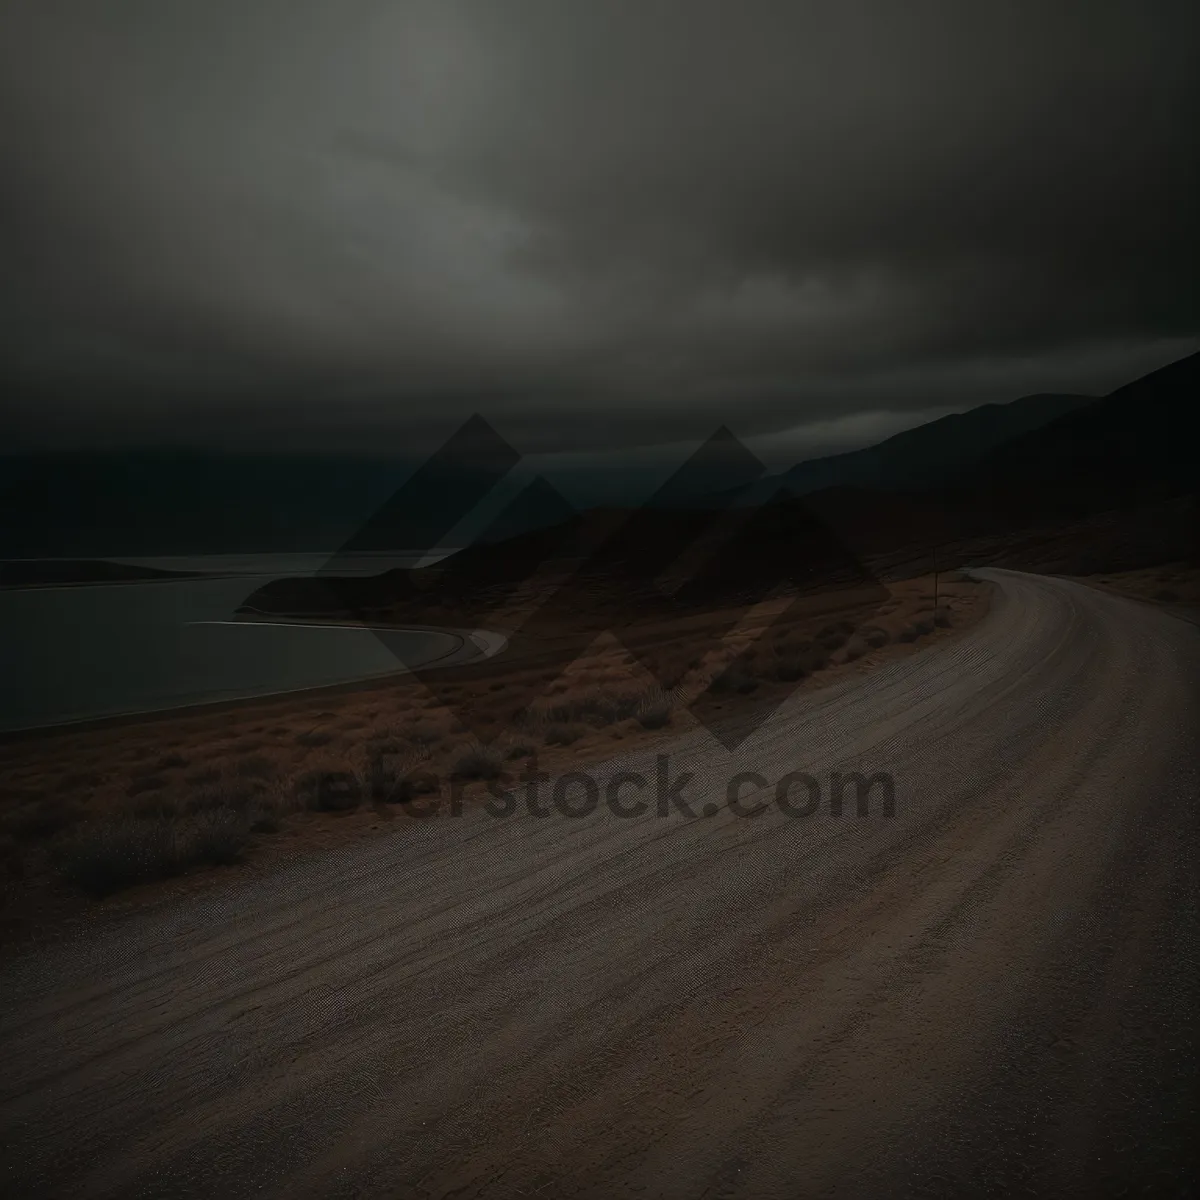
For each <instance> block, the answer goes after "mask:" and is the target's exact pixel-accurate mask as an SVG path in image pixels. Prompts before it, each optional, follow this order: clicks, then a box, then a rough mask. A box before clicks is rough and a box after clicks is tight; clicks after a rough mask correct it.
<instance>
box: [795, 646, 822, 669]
mask: <svg viewBox="0 0 1200 1200" xmlns="http://www.w3.org/2000/svg"><path fill="white" fill-rule="evenodd" d="M800 661H801V662H802V663H803V664H804V670H805V673H806V674H809V675H812V674H813V673H814V672H816V671H823V670H824V669H825V668H826V667H827V666H829V652H828V650H827V649H826V648H825V647H824V646H809V647H808V649H807V650H805V651H804V653H803V654H802V655H801V658H800Z"/></svg>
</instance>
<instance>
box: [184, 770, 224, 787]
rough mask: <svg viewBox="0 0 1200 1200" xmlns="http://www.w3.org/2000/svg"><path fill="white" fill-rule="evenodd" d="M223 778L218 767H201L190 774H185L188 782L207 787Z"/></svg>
mask: <svg viewBox="0 0 1200 1200" xmlns="http://www.w3.org/2000/svg"><path fill="white" fill-rule="evenodd" d="M220 778H221V772H220V770H219V769H218V768H217V767H201V768H200V770H199V771H193V772H192V773H191V774H190V775H187V776H185V779H186V782H188V783H190V784H192V785H193V786H195V787H205V786H206V785H208V784H210V783H216V782H217V780H218V779H220Z"/></svg>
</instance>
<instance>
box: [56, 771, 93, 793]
mask: <svg viewBox="0 0 1200 1200" xmlns="http://www.w3.org/2000/svg"><path fill="white" fill-rule="evenodd" d="M103 782H104V776H103V775H102V774H100V772H99V771H71V772H69V773H68V774H66V775H64V776H63V777H62V778H61V779H60V780H59V781H58V786H59V787H63V788H70V789H71V790H76V789H79V788H95V787H99V786H100V785H101V784H102V783H103Z"/></svg>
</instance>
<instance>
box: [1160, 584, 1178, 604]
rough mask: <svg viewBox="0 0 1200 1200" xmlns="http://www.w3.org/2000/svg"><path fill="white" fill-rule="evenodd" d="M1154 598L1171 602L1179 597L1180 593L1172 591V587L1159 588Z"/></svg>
mask: <svg viewBox="0 0 1200 1200" xmlns="http://www.w3.org/2000/svg"><path fill="white" fill-rule="evenodd" d="M1154 598H1155V600H1162V601H1164V602H1165V603H1167V604H1170V603H1171V602H1172V601H1175V600H1178V599H1179V593H1178V592H1175V591H1172V590H1171V589H1170V588H1159V589H1158V591H1157V592H1155V593H1154Z"/></svg>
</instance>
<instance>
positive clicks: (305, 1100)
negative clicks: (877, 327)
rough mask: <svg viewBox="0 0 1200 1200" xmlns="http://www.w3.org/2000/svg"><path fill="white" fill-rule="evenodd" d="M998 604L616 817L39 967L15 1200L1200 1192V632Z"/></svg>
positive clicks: (471, 835)
mask: <svg viewBox="0 0 1200 1200" xmlns="http://www.w3.org/2000/svg"><path fill="white" fill-rule="evenodd" d="M981 574H983V575H984V576H985V577H988V578H990V579H992V580H993V581H994V582H995V584H996V587H997V594H996V597H995V600H994V602H993V606H992V611H991V613H990V615H989V616H988V617H987V618H986V619H985V620H984V621H983V622H982V623H981V624H980V625H979V626H978V627H976V628H975V629H973V630H971V631H970V632H969V633H967V634H965V635H964V636H962V637H961V638H958V639H956V640H952V641H950V642H947V643H945V644H944V645H942V646H935V647H934V648H931V649H929V650H926V651H923V652H921V653H918V654H916V655H913V656H911V657H909V658H906V659H903V660H900V661H896V662H893V663H892V664H890V665H886V666H883V667H880V668H879V669H877V670H876V671H874V672H872V673H870V674H866V675H863V676H861V677H860V678H856V679H854V680H851V681H849V682H847V683H845V684H842V685H839V686H837V687H835V688H831V689H829V690H826V691H821V692H815V693H808V694H805V695H798V696H796V697H794V698H793V700H792V701H789V702H788V704H786V705H785V706H784V707H783V708H782V709H780V710H779V712H778V713H777V714H776V715H775V716H774V717H773V718H772V719H771V720H770V721H768V722H767V723H766V724H765V725H763V726H762V727H761V728H759V729H758V731H757V732H756V733H754V734H753V735H752V736H750V737H748V738H747V740H746V741H744V742H743V743H742V744H741V746H740V747H739V748H738V749H737V750H736V751H734V752H728V751H726V750H725V749H724V748H723V747H722V746H721V745H720V744H719V743H718V742H717V741H716V740H715V739H713V738H712V737H711V736H710V735H708V734H707V733H705V732H703V731H699V732H696V733H692V734H688V735H686V736H684V737H680V736H678V735H675V736H664V739H663V741H662V743H661V744H660V745H659V746H658V747H657V748H651V749H650V750H648V751H644V752H640V753H638V754H637V755H626V756H623V757H622V758H620V759H616V760H614V761H613V762H611V763H608V764H605V765H603V766H601V767H592V768H590V769H589V770H590V774H591V776H592V777H593V778H594V779H595V781H596V782H597V785H598V787H599V789H600V794H601V797H602V799H601V803H600V805H599V807H598V809H597V811H596V812H594V813H593V814H592V815H590V816H584V817H579V818H574V819H572V818H568V817H566V816H564V815H562V814H561V813H559V812H556V811H555V812H551V814H550V815H548V816H545V817H538V816H535V815H532V814H530V813H528V812H527V811H524V810H523V809H521V810H520V811H518V813H517V814H515V815H513V816H511V817H508V818H497V817H493V816H490V815H488V814H487V813H485V812H484V811H482V810H481V809H477V808H476V809H470V810H468V811H467V812H466V813H465V814H464V815H463V816H462V817H461V818H459V819H451V818H448V817H442V818H439V819H435V820H425V821H409V820H399V821H397V822H396V823H395V825H394V832H388V833H386V834H384V835H381V836H379V837H377V838H374V839H373V840H370V841H364V842H359V843H356V844H354V845H352V846H349V847H346V848H344V849H342V850H339V851H335V852H330V853H327V854H326V855H324V856H321V857H316V858H313V859H311V860H306V861H303V862H294V863H292V864H290V865H288V866H286V867H284V868H282V869H279V870H277V871H275V872H273V873H271V874H270V875H268V876H266V877H252V876H250V875H249V874H246V875H243V876H242V877H241V878H234V877H231V878H230V879H229V880H227V881H224V882H221V883H219V884H217V885H215V886H214V887H213V888H211V889H205V890H203V891H202V892H201V893H200V894H198V895H195V896H192V897H190V898H187V899H183V900H178V899H176V900H174V901H171V902H169V903H167V902H164V903H161V904H157V905H155V906H147V907H146V908H144V909H142V910H137V911H134V912H133V913H132V914H127V915H125V916H122V917H120V918H103V919H98V920H97V921H96V922H94V924H93V925H92V926H91V927H90V928H89V929H87V930H86V931H85V932H84V933H83V934H81V935H80V936H78V937H75V938H72V939H71V940H70V941H66V942H60V943H57V944H51V945H46V946H43V947H40V948H32V949H26V950H24V951H22V952H21V953H20V955H19V956H17V957H15V958H12V959H10V960H9V961H8V962H7V963H5V964H4V965H3V967H0V994H2V997H3V1010H2V1017H0V1064H3V1069H2V1071H0V1128H2V1130H3V1146H4V1162H3V1176H0V1178H3V1179H4V1182H5V1184H6V1191H7V1194H9V1195H11V1196H14V1197H16V1196H42V1195H57V1196H72V1197H85V1196H107V1197H126V1196H221V1197H241V1196H280V1197H283V1196H286V1197H304V1196H337V1197H343V1196H345V1197H349V1196H359V1195H373V1196H374V1195H387V1196H399V1197H408V1196H412V1197H438V1196H450V1195H453V1196H456V1197H460V1198H467V1200H469V1198H472V1197H522V1196H542V1197H546V1198H550V1200H557V1198H561V1197H569V1196H597V1197H601V1196H603V1197H616V1196H626V1195H629V1196H640V1197H695V1198H699V1197H705V1198H706V1200H713V1198H716V1197H723V1196H739V1197H778V1198H780V1200H784V1198H786V1200H797V1197H808V1196H837V1197H852V1198H857V1197H860V1196H861V1197H875V1196H947V1197H949V1196H955V1197H958V1196H970V1195H977V1194H980V1195H982V1194H998V1195H1012V1194H1027V1195H1043V1196H1076V1195H1077V1196H1087V1197H1095V1196H1105V1195H1125V1194H1139V1195H1140V1194H1150V1195H1183V1194H1194V1192H1192V1191H1191V1190H1190V1188H1191V1182H1190V1181H1191V1180H1192V1178H1193V1176H1192V1175H1191V1171H1192V1169H1193V1166H1194V1161H1193V1159H1192V1157H1191V1155H1192V1153H1193V1152H1192V1150H1191V1140H1192V1138H1193V1136H1194V1134H1195V1131H1196V1129H1197V1128H1200V1119H1198V1113H1197V1092H1196V1082H1197V1075H1196V1063H1197V1047H1196V1015H1195V1014H1196V1013H1198V1012H1200V961H1198V955H1197V949H1198V947H1200V904H1198V884H1197V879H1198V873H1197V866H1198V859H1197V846H1198V841H1200V839H1198V837H1197V825H1198V816H1197V796H1198V792H1200V788H1198V786H1197V785H1198V774H1200V772H1198V764H1197V754H1196V749H1195V736H1196V731H1197V729H1200V687H1198V682H1200V628H1197V627H1196V626H1194V625H1191V624H1188V623H1186V622H1184V621H1181V620H1179V619H1177V618H1175V617H1173V616H1171V615H1169V614H1166V613H1162V612H1158V611H1155V610H1153V609H1151V608H1149V607H1147V606H1143V605H1140V604H1138V603H1136V602H1134V601H1130V600H1125V599H1123V598H1121V597H1117V596H1112V595H1105V594H1102V593H1100V592H1097V591H1093V590H1091V589H1089V588H1087V587H1084V586H1082V585H1079V584H1075V583H1071V582H1067V581H1063V580H1057V579H1049V578H1042V577H1037V576H1031V575H1024V574H1019V573H1015V572H1002V571H994V572H982V573H981ZM657 754H663V755H665V756H667V758H668V761H667V762H666V763H665V766H664V765H662V764H659V763H658V762H657V761H656V755H657ZM660 769H665V771H666V772H667V779H668V789H669V786H670V784H671V783H674V782H675V781H676V780H678V779H679V778H680V777H681V776H682V775H684V774H687V773H690V775H691V776H692V778H691V779H690V780H689V781H688V782H687V784H686V785H685V786H684V788H683V791H682V793H681V794H682V797H683V799H684V800H685V802H686V803H687V804H688V805H690V807H691V808H692V810H693V811H694V812H696V814H697V815H696V816H695V817H688V816H687V815H686V814H685V813H683V812H681V811H679V810H678V809H677V808H676V807H674V806H673V805H672V806H671V808H670V812H669V815H666V816H659V815H658V811H657V806H658V799H657V779H656V772H657V771H658V770H660ZM834 769H838V770H842V771H852V770H857V771H860V772H862V773H864V774H866V775H870V774H871V773H874V772H887V773H889V774H890V776H891V777H892V780H893V782H894V791H895V812H894V815H892V816H888V815H887V814H886V811H885V805H884V803H883V788H882V785H879V786H878V787H877V789H876V790H875V791H874V792H873V793H871V795H870V796H869V797H868V805H867V813H866V815H859V812H858V806H857V803H856V800H855V798H854V794H853V792H849V793H847V795H848V799H847V802H846V805H845V807H844V809H843V812H842V815H840V816H837V815H833V814H832V813H831V811H830V807H831V806H830V791H831V787H830V772H831V771H832V770H834ZM623 771H629V772H637V773H641V774H642V775H643V776H644V777H645V778H646V780H647V781H648V786H647V788H646V789H645V790H644V791H643V792H641V793H638V792H637V791H636V790H635V787H634V784H633V783H630V782H628V781H627V782H626V784H625V786H624V787H623V790H622V791H621V793H620V797H621V800H622V803H625V804H629V805H632V804H633V803H634V802H635V801H636V800H637V799H638V798H639V796H640V797H641V798H643V799H645V800H646V801H647V802H648V803H649V806H650V807H649V811H647V812H645V813H643V814H642V815H640V816H637V817H621V816H618V815H616V814H615V813H614V812H612V811H611V810H610V809H609V808H608V806H607V805H606V804H605V803H604V801H603V796H604V792H605V789H606V788H607V786H608V785H609V784H610V783H611V781H612V780H613V778H614V777H615V776H616V775H617V774H618V773H620V772H623ZM739 772H752V773H755V774H757V775H758V776H760V777H761V781H760V783H757V784H756V783H755V782H754V781H749V782H745V783H744V786H743V788H742V790H741V793H740V794H741V800H740V804H741V807H742V808H743V810H748V809H751V808H752V807H753V806H755V805H756V804H758V803H760V802H763V803H765V805H766V807H765V809H764V810H763V811H762V812H760V813H759V814H758V815H757V816H738V815H736V814H735V813H734V812H733V811H732V810H731V809H730V808H729V807H728V805H727V803H726V801H727V785H728V782H729V780H730V779H731V778H732V777H733V776H734V775H736V774H738V773H739ZM789 772H806V773H809V774H811V775H812V776H813V777H814V779H815V780H816V781H817V783H818V785H820V787H821V794H820V796H819V797H818V798H819V800H820V805H819V810H818V811H817V812H816V813H814V814H813V815H811V816H800V815H795V814H796V813H797V812H801V811H803V810H802V808H801V807H800V806H801V805H802V804H803V802H804V801H806V800H807V799H808V798H809V792H808V791H807V790H804V788H803V785H798V786H797V787H796V788H793V790H792V791H791V792H789V793H788V796H789V798H790V802H791V804H792V806H793V809H794V812H793V814H790V815H789V814H788V813H786V812H784V811H782V810H781V808H780V806H779V805H778V804H777V803H776V801H775V795H776V784H777V781H778V780H780V778H781V777H783V776H785V775H787V774H788V773H789ZM762 784H765V786H762ZM572 788H573V790H572V791H571V792H570V797H571V798H572V800H573V802H579V803H582V801H583V799H584V797H585V794H586V793H585V785H584V784H583V783H582V782H580V781H576V783H575V784H574V785H572ZM521 795H522V796H523V790H522V793H521ZM541 797H542V799H543V800H544V801H546V802H548V801H549V797H550V787H549V786H544V787H543V788H542V789H541ZM710 804H711V805H712V806H713V807H714V808H715V809H716V810H717V811H716V812H715V815H712V816H704V815H703V812H704V809H705V806H706V805H710Z"/></svg>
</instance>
